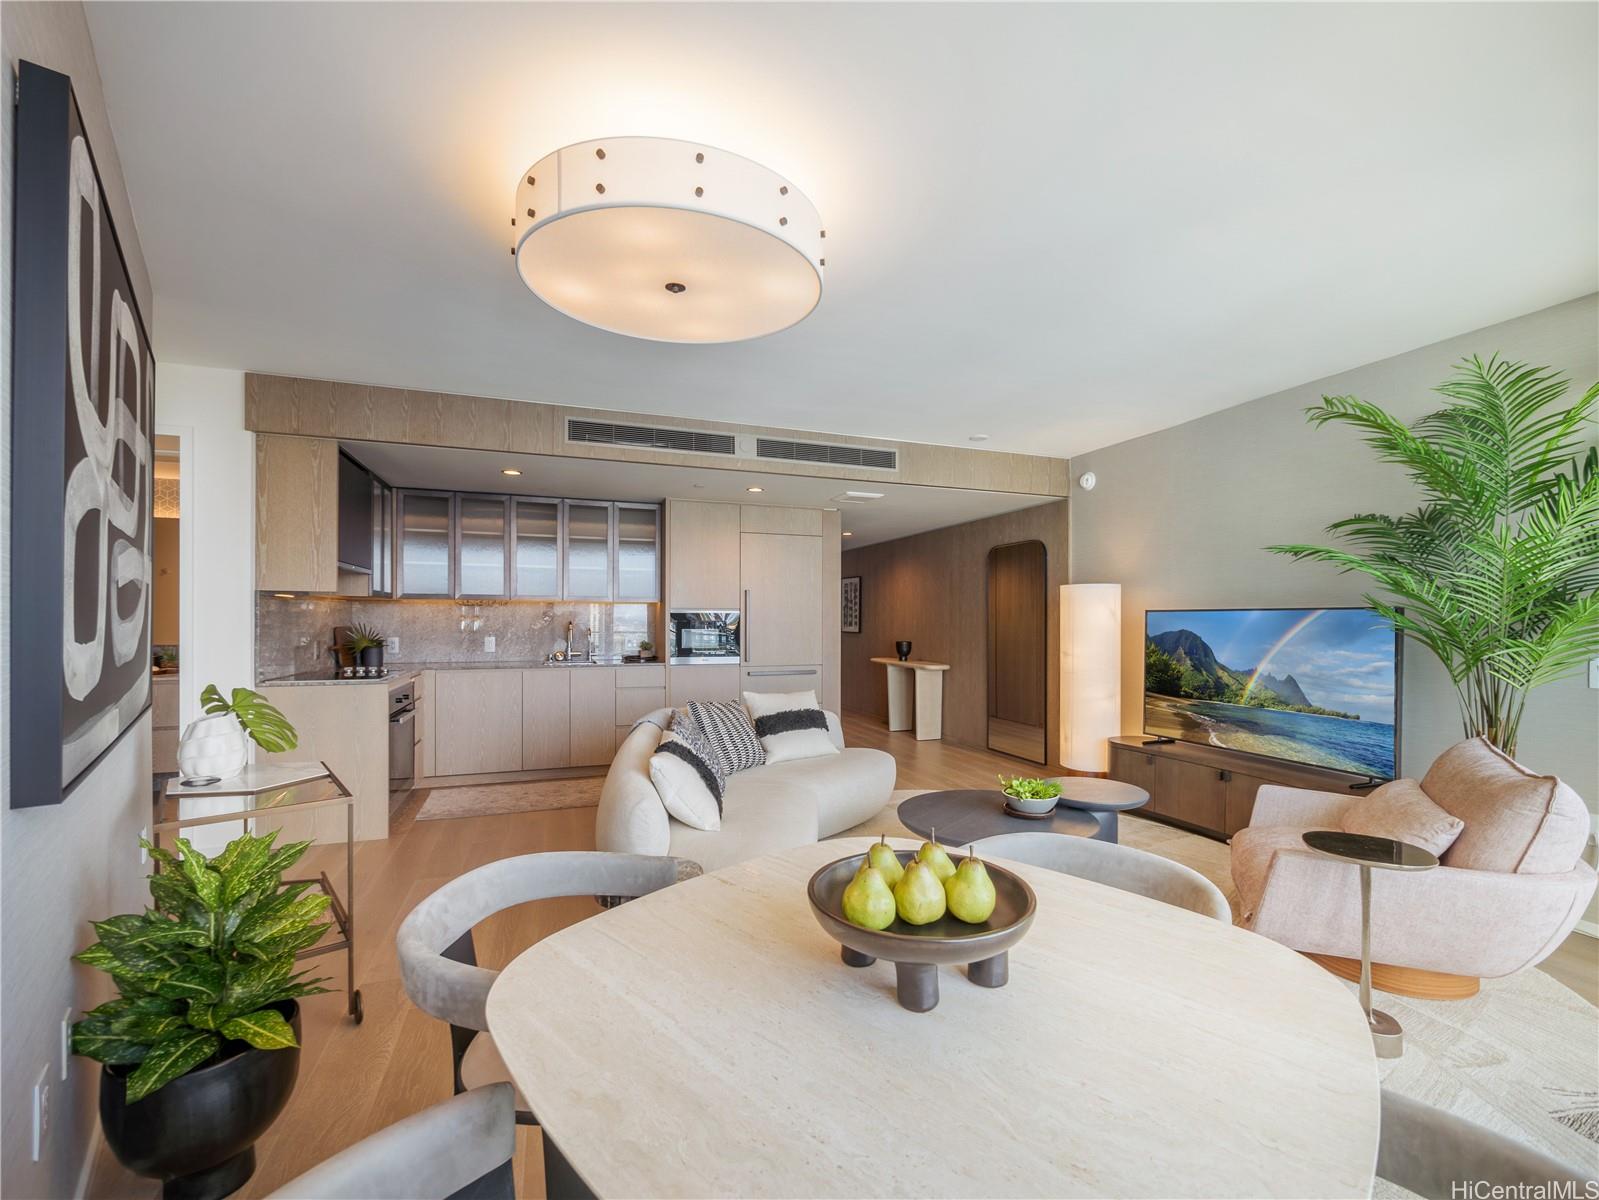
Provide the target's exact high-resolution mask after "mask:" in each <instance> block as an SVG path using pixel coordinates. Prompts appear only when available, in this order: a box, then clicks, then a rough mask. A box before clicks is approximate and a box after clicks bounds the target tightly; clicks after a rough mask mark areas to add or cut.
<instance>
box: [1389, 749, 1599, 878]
mask: <svg viewBox="0 0 1599 1200" xmlns="http://www.w3.org/2000/svg"><path fill="white" fill-rule="evenodd" d="M1421 787H1422V790H1423V791H1425V792H1426V793H1427V795H1428V796H1429V797H1430V798H1431V799H1432V801H1433V803H1435V804H1436V805H1438V807H1439V808H1441V809H1443V810H1444V811H1445V812H1448V813H1452V814H1453V815H1455V816H1457V817H1459V818H1460V819H1461V820H1462V821H1464V822H1465V823H1466V827H1465V829H1464V830H1462V831H1461V834H1460V836H1459V837H1458V838H1456V839H1455V844H1454V845H1453V846H1451V847H1449V849H1448V851H1447V852H1446V853H1445V854H1444V855H1443V860H1442V861H1443V864H1444V866H1446V867H1461V868H1463V869H1466V870H1472V871H1515V872H1518V873H1521V874H1529V875H1552V874H1560V873H1561V872H1564V871H1569V870H1571V868H1572V867H1573V866H1575V865H1576V863H1577V860H1578V859H1579V858H1580V857H1581V855H1582V848H1583V845H1584V843H1585V842H1586V841H1587V840H1588V824H1589V818H1588V809H1587V807H1586V806H1585V805H1584V804H1583V802H1582V799H1581V798H1580V797H1579V796H1578V795H1577V793H1576V792H1574V791H1572V790H1571V788H1569V787H1567V786H1566V785H1565V784H1564V783H1562V782H1561V781H1560V780H1559V779H1558V778H1556V777H1555V776H1553V775H1537V774H1534V773H1533V772H1531V771H1529V770H1527V768H1526V767H1524V766H1522V765H1521V764H1520V763H1518V762H1517V761H1516V760H1515V759H1513V758H1511V757H1510V756H1509V755H1507V754H1505V753H1504V752H1502V751H1501V750H1499V749H1498V748H1497V747H1495V746H1494V745H1492V744H1491V743H1489V741H1488V740H1487V739H1486V738H1472V739H1471V740H1470V741H1467V742H1461V743H1460V744H1459V745H1457V746H1451V747H1450V748H1449V749H1448V750H1445V751H1444V752H1443V753H1442V754H1440V755H1439V756H1438V761H1437V762H1435V763H1433V764H1432V767H1431V768H1430V769H1429V770H1428V771H1427V774H1426V775H1425V776H1424V777H1423V778H1422V781H1421Z"/></svg>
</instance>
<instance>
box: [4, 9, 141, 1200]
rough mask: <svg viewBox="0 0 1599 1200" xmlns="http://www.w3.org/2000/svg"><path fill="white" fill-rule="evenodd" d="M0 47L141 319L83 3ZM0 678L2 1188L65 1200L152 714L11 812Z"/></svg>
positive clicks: (133, 887) (123, 907)
mask: <svg viewBox="0 0 1599 1200" xmlns="http://www.w3.org/2000/svg"><path fill="white" fill-rule="evenodd" d="M0 44H3V48H4V55H5V62H6V74H5V78H4V86H5V89H6V95H7V97H8V98H9V96H10V95H11V81H12V78H13V73H14V72H15V70H16V65H17V61H18V60H19V59H26V60H28V61H30V62H36V63H39V64H40V65H41V66H45V67H49V68H51V69H52V70H56V71H61V72H64V73H65V74H67V75H70V76H71V77H72V85H73V89H74V91H75V92H76V94H77V98H78V107H79V110H80V111H81V112H82V114H83V120H84V125H85V127H86V128H87V130H88V134H89V140H90V142H91V144H92V145H93V147H94V154H95V161H96V163H97V165H98V166H99V169H100V177H101V182H102V184H103V185H104V187H105V191H106V198H107V203H108V205H109V208H110V212H111V216H112V219H113V220H114V221H115V223H116V228H117V234H118V237H119V238H120V239H121V243H122V248H123V251H124V253H125V255H126V256H127V262H128V274H129V277H130V278H131V279H132V281H133V288H134V292H135V294H136V295H137V296H138V298H139V305H140V308H141V309H142V311H143V313H144V316H145V318H146V319H147V320H148V319H149V318H150V316H151V294H150V281H149V275H148V272H147V271H146V270H145V265H144V256H143V254H142V252H141V251H140V249H139V239H138V230H137V228H136V227H135V225H134V221H133V213H132V210H131V209H130V207H129V205H128V198H127V191H126V188H125V187H124V186H123V182H122V168H121V164H120V162H119V160H118V157H117V151H116V145H115V143H114V142H113V140H112V137H111V126H110V123H109V120H108V118H107V114H106V112H105V101H104V98H103V97H102V95H101V92H100V75H99V70H98V68H97V67H96V66H95V61H94V47H93V45H92V44H91V42H90V39H89V30H88V26H87V24H86V23H85V21H84V15H83V9H82V7H81V5H78V4H36V3H19V2H17V0H9V2H8V3H5V4H4V5H0ZM14 135H15V124H14V118H13V114H12V110H11V106H10V104H9V103H8V104H7V105H6V112H5V117H4V119H3V120H0V196H3V197H4V200H3V201H0V209H3V211H4V226H3V228H0V254H3V255H4V256H5V259H6V265H5V272H4V275H5V278H4V280H3V283H0V364H3V366H0V546H3V547H4V552H3V553H0V606H4V607H3V608H0V664H9V663H10V661H11V653H10V649H11V624H10V616H11V614H10V607H9V605H10V601H9V597H10V591H11V579H12V572H13V571H15V572H17V574H18V576H19V577H20V578H21V579H22V580H23V581H24V582H25V580H26V572H27V569H28V568H27V564H26V563H12V562H11V561H10V529H11V508H12V504H13V497H12V495H11V445H10V435H11V402H12V397H11V302H12V295H11V291H12V280H11V264H10V254H11V247H12V244H13V242H12V229H11V212H12V207H11V198H12V195H13V182H12V171H13V166H14V163H15V157H14V145H13V138H14ZM157 328H159V327H157ZM159 374H160V371H159V368H158V369H157V375H159ZM58 402H59V401H58ZM26 502H27V499H26V497H24V498H22V500H21V503H24V504H25V503H26ZM0 673H3V674H5V675H6V678H5V680H4V683H5V685H6V686H5V687H0V910H3V912H4V923H3V926H0V1015H3V1021H4V1034H3V1036H0V1193H3V1194H4V1195H6V1196H28V1197H34V1196H38V1197H44V1196H49V1197H55V1196H71V1195H74V1194H75V1193H76V1192H77V1191H78V1190H79V1186H80V1183H81V1181H82V1177H83V1167H84V1164H85V1162H86V1160H87V1151H88V1149H89V1146H90V1144H91V1139H92V1137H93V1133H94V1128H95V1124H96V1122H97V1120H98V1116H97V1109H96V1097H97V1095H98V1087H99V1075H98V1072H99V1066H98V1064H96V1063H92V1062H90V1061H89V1060H87V1059H82V1058H75V1059H72V1060H71V1062H70V1063H69V1064H68V1068H69V1077H68V1079H67V1080H66V1081H65V1082H63V1081H62V1080H61V1077H60V1069H61V1062H60V1053H61V1052H60V1038H61V1018H62V1015H63V1014H64V1013H66V1012H67V1010H68V1009H69V1008H70V1009H71V1010H72V1011H73V1013H74V1015H76V1014H77V1013H78V1012H79V1011H81V1010H82V1009H85V1008H90V1007H93V1006H94V1005H95V1004H98V1003H99V1002H100V1001H102V1000H104V999H107V998H108V997H109V996H110V994H111V987H110V982H109V980H108V979H107V978H106V976H104V975H102V974H101V973H100V972H98V971H93V970H90V969H89V968H87V967H77V966H74V965H73V964H72V963H71V962H70V961H69V959H68V956H69V955H70V954H72V952H73V951H75V950H78V949H81V948H82V947H83V946H85V945H87V944H88V943H89V941H90V940H92V937H93V934H92V931H91V930H90V928H89V925H88V922H89V921H90V920H91V919H98V918H100V917H106V916H110V915H112V914H114V913H121V912H137V911H138V910H139V908H140V907H141V906H142V904H143V901H144V898H145V885H144V875H145V872H146V870H147V869H148V868H146V867H144V866H141V865H140V863H139V852H138V844H137V843H138V835H139V831H140V829H142V828H144V827H145V826H147V825H148V824H149V823H150V816H151V810H150V716H149V714H148V713H146V714H145V715H144V716H143V717H141V718H140V720H139V722H138V723H137V724H136V725H135V726H134V727H133V728H132V729H130V730H129V731H128V732H127V733H125V734H124V735H123V737H122V739H121V741H119V742H118V743H117V744H116V745H115V746H114V747H113V748H112V749H111V751H110V752H109V753H108V754H107V755H106V757H105V758H104V759H103V760H102V761H101V762H100V763H99V764H98V765H97V766H96V767H95V768H94V770H93V772H92V773H90V774H89V775H88V776H86V777H85V778H84V779H83V780H82V781H81V782H80V783H79V785H78V786H77V787H76V788H75V789H74V790H73V793H72V795H71V796H70V797H68V799H67V800H66V802H65V803H63V804H59V805H47V806H44V807H40V808H19V809H13V808H12V807H11V796H10V781H9V779H8V778H7V773H6V771H5V770H4V769H3V768H4V764H5V762H6V761H7V760H8V759H9V750H10V728H11V726H10V711H9V694H8V690H9V685H10V679H9V672H8V671H5V670H4V669H3V668H0ZM45 682H47V681H41V685H43V684H44V683H45ZM41 1067H47V1068H48V1070H49V1079H50V1109H51V1115H50V1130H49V1134H48V1136H47V1139H46V1142H45V1145H44V1152H43V1154H42V1155H41V1159H40V1161H39V1162H34V1161H33V1160H32V1156H31V1154H30V1144H29V1143H30V1140H31V1132H32V1130H31V1122H32V1093H33V1084H34V1080H35V1079H36V1078H37V1077H38V1073H39V1069H40V1068H41Z"/></svg>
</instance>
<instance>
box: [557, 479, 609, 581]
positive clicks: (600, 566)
mask: <svg viewBox="0 0 1599 1200" xmlns="http://www.w3.org/2000/svg"><path fill="white" fill-rule="evenodd" d="M615 525H616V509H615V506H614V505H610V504H603V503H598V502H596V501H593V500H568V501H567V502H566V599H568V600H609V599H611V558H612V551H611V535H612V533H613V532H614V530H615Z"/></svg>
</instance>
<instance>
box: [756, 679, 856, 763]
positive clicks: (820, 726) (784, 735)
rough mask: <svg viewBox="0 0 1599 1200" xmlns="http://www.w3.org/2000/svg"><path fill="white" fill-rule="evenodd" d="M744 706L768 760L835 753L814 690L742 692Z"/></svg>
mask: <svg viewBox="0 0 1599 1200" xmlns="http://www.w3.org/2000/svg"><path fill="white" fill-rule="evenodd" d="M744 707H745V708H747V709H749V712H750V718H751V719H752V720H753V721H754V722H755V736H756V737H758V738H760V739H761V750H762V751H763V752H764V753H765V755H766V761H767V762H768V763H781V762H792V761H794V760H795V759H799V758H822V757H825V756H827V755H829V754H837V753H838V747H837V746H835V745H833V738H832V735H831V734H830V733H829V732H828V729H827V714H826V713H824V712H823V711H822V706H821V705H820V704H818V703H816V693H815V692H745V693H744Z"/></svg>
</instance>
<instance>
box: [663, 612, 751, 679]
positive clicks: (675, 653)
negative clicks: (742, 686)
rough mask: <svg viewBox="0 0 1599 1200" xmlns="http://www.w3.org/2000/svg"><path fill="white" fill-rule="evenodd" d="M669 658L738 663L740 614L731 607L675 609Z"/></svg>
mask: <svg viewBox="0 0 1599 1200" xmlns="http://www.w3.org/2000/svg"><path fill="white" fill-rule="evenodd" d="M666 654H667V661H668V662H670V663H672V664H673V665H674V666H686V665H688V664H689V663H736V662H737V661H738V657H739V644H738V613H737V611H735V610H731V609H718V610H713V611H701V612H674V613H670V614H668V616H667V622H666Z"/></svg>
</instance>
